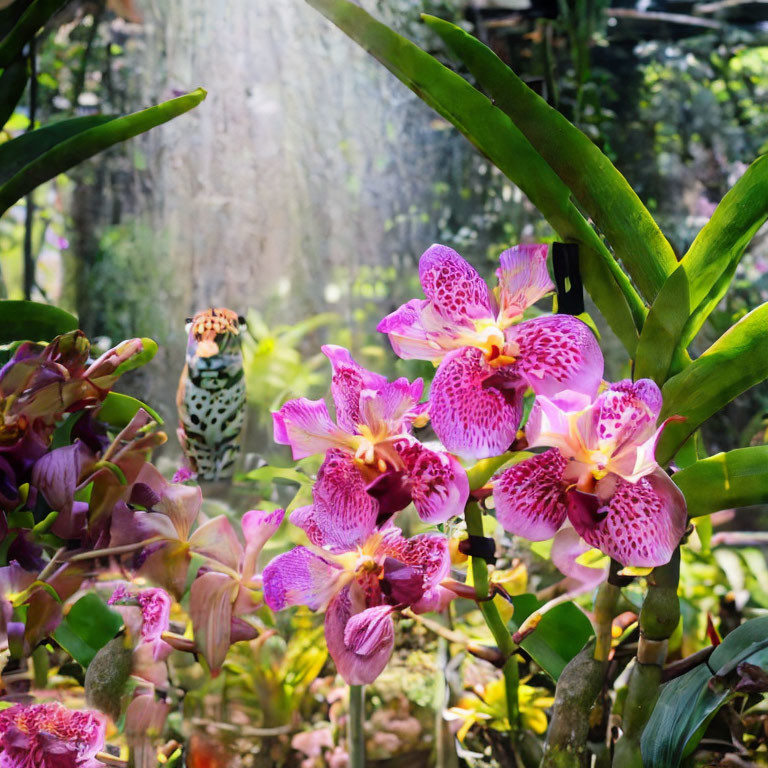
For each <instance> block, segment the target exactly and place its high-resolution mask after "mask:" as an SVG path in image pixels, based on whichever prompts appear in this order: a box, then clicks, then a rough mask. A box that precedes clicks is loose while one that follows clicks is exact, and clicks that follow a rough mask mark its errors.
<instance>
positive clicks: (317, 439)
mask: <svg viewBox="0 0 768 768" xmlns="http://www.w3.org/2000/svg"><path fill="white" fill-rule="evenodd" d="M272 421H273V424H274V437H275V442H276V443H280V444H281V445H290V446H291V450H292V452H293V458H294V460H298V459H303V458H306V457H307V456H313V455H314V454H316V453H325V451H327V450H328V449H330V448H338V447H343V446H346V445H347V444H348V442H349V436H348V434H347V433H346V432H344V430H342V429H340V428H339V427H337V426H336V425H335V424H334V423H333V421H332V420H331V416H330V414H329V413H328V406H327V405H326V404H325V401H324V400H308V399H307V398H306V397H300V398H299V399H298V400H289V401H288V402H287V403H286V404H285V405H283V407H282V408H281V409H280V410H279V411H275V412H273V414H272Z"/></svg>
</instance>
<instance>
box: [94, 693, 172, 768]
mask: <svg viewBox="0 0 768 768" xmlns="http://www.w3.org/2000/svg"><path fill="white" fill-rule="evenodd" d="M169 710H170V705H169V704H168V702H166V701H164V700H161V699H157V698H155V695H154V693H150V694H141V695H138V696H136V697H134V699H133V700H132V701H131V703H130V704H129V705H128V708H127V709H126V711H125V738H126V741H127V742H128V745H129V747H130V749H131V764H132V766H133V768H156V766H157V745H156V744H155V743H154V742H155V741H156V740H157V739H159V737H160V736H162V733H163V728H164V727H165V721H166V719H167V717H168V712H169ZM97 765H98V763H97Z"/></svg>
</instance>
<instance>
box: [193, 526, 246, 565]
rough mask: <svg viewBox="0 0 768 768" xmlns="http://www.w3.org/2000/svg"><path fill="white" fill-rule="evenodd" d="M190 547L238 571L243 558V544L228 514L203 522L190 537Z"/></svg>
mask: <svg viewBox="0 0 768 768" xmlns="http://www.w3.org/2000/svg"><path fill="white" fill-rule="evenodd" d="M189 548H190V550H191V551H192V552H196V553H197V554H199V555H203V556H204V557H210V558H211V559H213V560H216V561H217V562H219V563H221V564H222V565H225V566H226V567H227V568H229V569H231V570H233V571H238V570H239V569H240V562H241V560H242V559H243V545H242V544H241V543H240V541H239V540H238V538H237V534H235V531H234V529H233V528H232V523H230V522H229V520H228V519H227V517H226V515H218V516H217V517H214V518H213V519H212V520H209V521H208V522H207V523H203V525H201V526H200V527H199V528H198V529H197V530H196V531H195V532H194V533H193V534H192V535H191V536H190V537H189Z"/></svg>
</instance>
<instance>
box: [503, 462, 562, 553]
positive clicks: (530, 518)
mask: <svg viewBox="0 0 768 768" xmlns="http://www.w3.org/2000/svg"><path fill="white" fill-rule="evenodd" d="M566 463H567V462H566V460H565V459H564V458H563V456H562V455H561V454H560V452H559V451H556V450H549V451H544V453H539V454H537V455H536V456H532V457H531V458H530V459H525V460H524V461H521V462H520V463H518V464H515V465H513V466H511V467H509V468H508V469H506V470H505V471H504V472H502V473H501V474H500V475H499V476H498V477H496V478H495V479H494V481H493V500H494V503H495V505H496V519H497V520H498V521H499V523H501V526H502V527H503V528H504V530H505V531H509V532H510V533H514V534H515V535H516V536H523V537H525V538H526V539H530V540H531V541H543V540H544V539H551V538H552V537H553V536H554V535H555V533H557V530H558V529H559V528H560V526H561V525H562V524H563V522H564V521H565V518H566V515H567V508H566V502H565V498H564V496H563V486H562V478H563V472H564V471H565V467H566Z"/></svg>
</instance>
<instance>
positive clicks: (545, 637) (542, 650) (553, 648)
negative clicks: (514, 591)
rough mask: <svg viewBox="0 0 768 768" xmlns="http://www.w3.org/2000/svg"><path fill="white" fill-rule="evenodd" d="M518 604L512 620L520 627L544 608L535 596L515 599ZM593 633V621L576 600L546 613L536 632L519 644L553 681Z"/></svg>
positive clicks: (519, 596)
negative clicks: (580, 608)
mask: <svg viewBox="0 0 768 768" xmlns="http://www.w3.org/2000/svg"><path fill="white" fill-rule="evenodd" d="M512 603H513V605H514V606H515V613H514V616H513V621H514V623H515V625H516V627H519V626H520V625H521V624H522V623H523V621H525V619H527V618H528V616H530V615H531V614H532V613H534V611H536V610H538V609H539V608H541V606H542V605H543V603H540V602H539V601H538V600H537V599H536V596H535V595H518V596H516V597H513V598H512ZM593 634H594V630H593V629H592V623H591V622H590V620H589V619H588V618H587V617H586V616H585V615H584V613H583V612H582V611H581V610H579V608H577V607H576V606H575V605H574V604H573V603H562V604H561V605H558V606H556V607H554V608H553V609H552V610H551V611H548V612H547V613H545V614H544V616H543V617H542V619H541V621H540V622H539V624H538V626H537V627H536V629H535V630H534V632H533V633H532V634H531V635H529V636H528V637H526V638H525V640H523V642H522V643H521V644H520V647H521V648H522V649H523V650H524V651H526V652H527V653H529V654H530V655H531V658H532V659H533V660H534V661H535V662H536V663H537V664H538V665H539V666H540V667H541V668H542V669H543V670H544V671H545V672H547V673H549V674H550V675H551V676H552V678H553V679H554V680H557V679H558V678H559V677H560V674H561V673H562V671H563V669H565V665H566V664H567V663H568V662H569V661H570V660H571V659H572V658H574V656H576V655H577V654H578V653H579V651H581V649H582V648H583V647H584V645H585V644H586V642H587V640H589V638H590V637H592V635H593Z"/></svg>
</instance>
